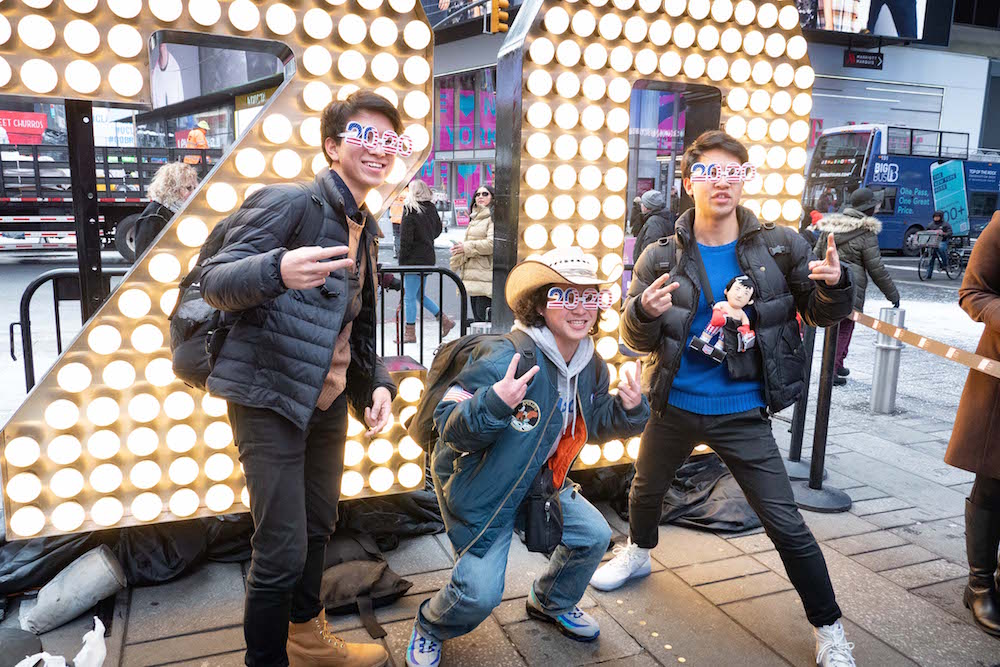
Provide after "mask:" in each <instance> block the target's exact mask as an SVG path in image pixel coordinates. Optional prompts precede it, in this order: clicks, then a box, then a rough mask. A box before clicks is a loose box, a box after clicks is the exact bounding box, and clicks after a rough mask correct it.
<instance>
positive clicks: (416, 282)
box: [403, 273, 441, 324]
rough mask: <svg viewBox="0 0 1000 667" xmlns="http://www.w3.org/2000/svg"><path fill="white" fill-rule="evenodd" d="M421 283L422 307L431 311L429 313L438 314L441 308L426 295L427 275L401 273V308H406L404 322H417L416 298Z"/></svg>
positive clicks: (418, 295)
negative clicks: (402, 293) (402, 292)
mask: <svg viewBox="0 0 1000 667" xmlns="http://www.w3.org/2000/svg"><path fill="white" fill-rule="evenodd" d="M421 285H423V288H424V289H423V292H424V308H426V309H427V310H429V311H431V315H433V316H434V317H437V316H438V313H440V312H441V309H440V308H438V305H437V304H436V303H434V301H433V300H432V299H431V298H430V297H429V296H427V276H421V275H420V274H418V273H407V274H404V275H403V290H404V291H405V294H404V295H403V308H404V309H405V310H406V323H407V324H416V322H417V299H419V298H420V291H421V290H420V288H421Z"/></svg>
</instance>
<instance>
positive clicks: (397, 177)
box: [317, 119, 406, 185]
mask: <svg viewBox="0 0 1000 667" xmlns="http://www.w3.org/2000/svg"><path fill="white" fill-rule="evenodd" d="M317 120H318V119H317ZM405 177H406V163H405V162H403V161H402V160H400V159H399V158H398V157H397V158H393V160H392V168H391V169H390V170H389V175H388V176H386V177H385V181H386V183H389V184H390V185H397V184H399V183H401V182H402V180H403V178H405Z"/></svg>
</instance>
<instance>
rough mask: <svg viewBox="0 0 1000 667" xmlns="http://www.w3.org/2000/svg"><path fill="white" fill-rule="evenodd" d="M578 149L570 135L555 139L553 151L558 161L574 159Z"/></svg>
mask: <svg viewBox="0 0 1000 667" xmlns="http://www.w3.org/2000/svg"><path fill="white" fill-rule="evenodd" d="M578 147H579V145H578V144H577V142H576V139H575V138H574V137H573V136H572V135H569V134H564V135H562V136H561V137H559V138H558V139H556V143H555V145H554V146H553V150H554V151H555V154H556V157H558V158H559V159H560V160H571V159H573V158H574V157H576V151H577V148H578Z"/></svg>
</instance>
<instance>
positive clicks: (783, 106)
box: [771, 90, 792, 116]
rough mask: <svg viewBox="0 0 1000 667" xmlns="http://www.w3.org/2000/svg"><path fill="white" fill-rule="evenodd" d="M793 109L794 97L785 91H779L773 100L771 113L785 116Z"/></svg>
mask: <svg viewBox="0 0 1000 667" xmlns="http://www.w3.org/2000/svg"><path fill="white" fill-rule="evenodd" d="M791 108H792V96H791V95H789V94H788V93H786V92H785V91H784V90H779V91H778V92H776V93H775V94H774V96H773V97H772V98H771V111H773V112H774V113H775V114H777V115H779V116H783V115H785V114H786V113H788V111H789V109H791Z"/></svg>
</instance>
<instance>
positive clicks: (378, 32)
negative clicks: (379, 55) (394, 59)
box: [369, 16, 399, 55]
mask: <svg viewBox="0 0 1000 667" xmlns="http://www.w3.org/2000/svg"><path fill="white" fill-rule="evenodd" d="M369 34H370V35H371V38H372V41H373V42H375V43H376V44H378V45H379V46H381V47H382V48H388V47H390V46H392V45H393V44H395V43H396V38H397V37H398V36H399V30H398V29H397V28H396V23H395V21H393V20H392V19H391V18H389V17H387V16H380V17H379V18H377V19H375V20H374V21H372V26H371V28H370V29H369ZM383 55H389V54H388V53H385V54H383Z"/></svg>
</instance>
